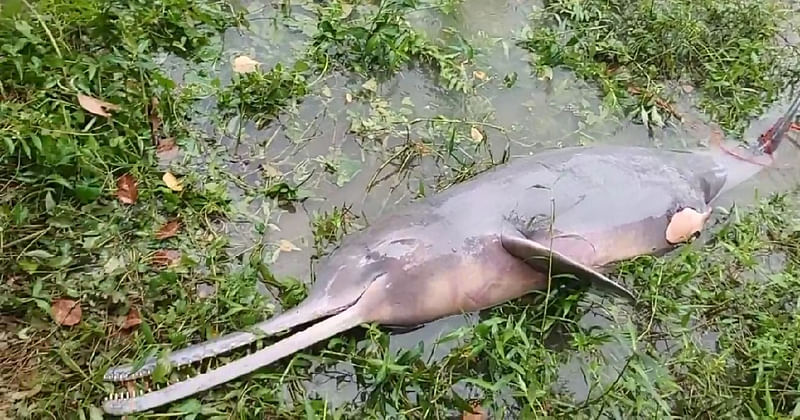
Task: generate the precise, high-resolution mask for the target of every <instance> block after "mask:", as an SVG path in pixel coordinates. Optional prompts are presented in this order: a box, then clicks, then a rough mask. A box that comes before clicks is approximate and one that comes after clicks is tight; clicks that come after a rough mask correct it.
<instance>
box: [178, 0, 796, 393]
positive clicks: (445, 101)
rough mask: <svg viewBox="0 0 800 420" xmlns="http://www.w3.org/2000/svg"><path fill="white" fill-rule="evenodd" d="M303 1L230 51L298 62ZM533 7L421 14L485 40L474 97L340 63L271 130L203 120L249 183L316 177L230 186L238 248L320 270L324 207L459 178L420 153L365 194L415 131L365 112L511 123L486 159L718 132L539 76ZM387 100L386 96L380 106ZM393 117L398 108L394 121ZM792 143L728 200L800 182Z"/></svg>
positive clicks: (396, 338) (447, 324)
mask: <svg viewBox="0 0 800 420" xmlns="http://www.w3.org/2000/svg"><path fill="white" fill-rule="evenodd" d="M294 4H295V5H293V6H292V7H291V14H288V15H287V12H285V11H282V10H280V9H279V8H276V7H277V6H275V7H273V6H271V5H268V6H263V5H262V4H255V3H254V5H253V6H250V7H249V10H251V12H252V13H251V14H250V15H249V19H250V25H251V28H250V31H247V32H239V31H233V30H231V31H228V32H227V33H226V34H225V36H224V48H225V52H224V54H223V57H224V60H231V59H232V58H233V57H235V56H236V55H238V54H246V55H248V56H250V57H252V58H254V59H256V60H258V61H260V62H262V63H264V64H263V67H264V68H267V69H268V68H271V67H272V66H273V65H275V64H277V63H279V62H280V63H283V64H284V65H291V63H292V62H293V61H294V60H295V59H296V57H297V55H298V54H300V53H301V52H302V51H303V50H304V49H305V47H306V43H307V42H308V36H309V34H310V33H313V31H314V29H315V22H314V20H313V13H310V12H308V11H306V10H305V9H304V7H303V3H302V2H300V3H297V2H295V3H294ZM535 5H536V2H530V1H524V0H466V1H464V2H463V3H462V4H460V5H459V6H458V7H457V8H456V10H455V11H454V13H453V14H451V15H443V14H441V13H439V12H438V11H436V10H434V9H428V10H424V11H417V12H414V13H412V14H411V15H410V16H409V19H410V20H411V21H412V22H413V23H414V25H416V26H417V27H418V28H419V29H421V30H423V31H424V32H425V33H426V34H428V35H429V36H430V37H445V36H446V32H447V31H450V30H455V31H456V32H457V33H459V34H460V35H461V36H462V37H464V38H465V39H466V40H467V41H468V42H470V43H472V44H473V45H475V46H476V48H477V57H476V60H475V65H474V67H475V70H478V71H481V72H484V73H485V74H486V78H485V79H486V80H485V81H482V83H481V86H480V87H479V88H478V90H477V93H476V94H475V95H464V94H460V93H452V92H448V91H447V90H445V89H443V88H441V87H439V86H438V85H437V83H436V79H435V77H434V76H433V75H432V74H431V73H430V72H429V71H427V70H426V69H423V68H409V69H406V70H404V71H402V72H400V73H399V74H397V75H396V76H395V77H393V78H391V79H389V80H387V81H383V82H380V83H378V84H377V87H376V89H375V92H370V91H369V90H368V89H365V88H364V87H363V84H364V83H365V82H366V80H364V79H362V78H359V77H356V76H353V75H350V74H341V73H333V74H332V75H329V76H326V77H325V78H322V79H320V80H318V81H316V82H315V84H314V85H313V87H312V91H313V92H312V94H311V95H309V96H308V97H307V98H305V99H304V100H303V101H302V102H300V103H299V105H298V107H297V109H295V110H290V111H288V112H284V113H282V114H281V115H280V116H279V117H278V119H276V120H275V121H273V122H272V123H271V124H269V125H267V126H266V127H264V128H263V129H260V130H259V129H257V128H256V127H255V125H254V124H252V123H250V122H246V121H238V120H234V121H232V122H230V124H228V126H227V127H216V129H214V127H212V126H211V125H210V123H207V124H206V126H205V127H204V129H205V130H206V131H207V132H210V133H213V134H212V137H213V138H215V139H217V140H218V141H219V143H218V145H216V146H218V147H221V148H223V149H225V150H226V151H227V153H228V155H227V156H228V157H227V158H226V161H225V165H226V166H227V167H228V168H230V169H233V170H234V172H236V173H237V174H239V175H240V177H241V180H242V181H243V182H244V183H245V184H247V185H250V186H254V187H255V186H261V185H264V184H265V183H268V182H273V181H272V180H270V179H269V177H268V175H270V174H273V175H274V174H275V173H277V172H280V173H283V174H285V175H284V176H285V179H287V180H288V181H290V182H292V183H295V184H296V183H299V182H300V181H302V180H304V179H306V178H308V179H307V180H306V181H305V183H303V186H302V189H303V190H304V191H305V192H307V193H308V194H309V198H308V199H307V200H306V201H305V202H304V203H303V204H302V205H296V206H295V208H294V209H292V210H284V209H278V208H272V207H269V206H265V205H263V202H262V200H261V199H260V198H255V199H251V198H252V197H248V196H247V192H246V188H240V187H241V186H236V185H234V184H232V185H231V194H232V196H233V197H234V198H235V201H236V205H237V207H238V208H239V209H240V210H241V211H242V212H243V213H247V216H246V217H244V216H243V217H241V218H238V219H237V220H235V221H234V222H232V223H231V224H229V225H228V226H227V227H226V229H228V230H229V231H230V233H231V234H232V235H233V237H234V238H235V239H234V247H233V250H232V252H233V253H236V254H239V253H243V252H246V250H248V249H250V248H251V247H252V244H253V243H256V242H258V241H264V242H266V243H270V244H276V243H277V242H278V241H279V240H283V239H285V240H289V241H291V242H292V243H293V244H294V245H296V246H297V247H298V248H300V250H299V251H294V252H282V253H280V254H278V256H277V259H276V260H275V261H274V263H273V264H272V265H271V269H272V270H273V273H274V274H275V275H276V276H279V277H283V276H286V277H294V278H297V279H300V280H302V281H309V279H310V277H311V274H312V267H311V265H310V263H309V261H310V260H311V257H312V256H313V255H314V253H315V249H314V246H313V245H314V240H313V235H312V231H311V221H312V218H313V217H314V215H315V214H317V213H320V212H326V211H328V212H329V211H331V210H332V209H333V207H334V206H343V205H346V206H349V207H350V211H351V212H352V213H353V214H356V215H363V217H362V219H361V220H359V221H358V223H359V224H362V225H363V224H364V223H366V222H367V221H369V220H372V219H374V218H375V217H376V216H378V215H380V214H382V213H383V212H386V211H389V210H390V209H391V208H392V207H393V206H395V205H396V204H397V203H403V202H408V201H410V200H413V199H414V198H415V197H416V196H417V195H418V191H419V186H420V185H424V186H425V187H426V188H425V189H426V192H427V193H429V194H430V193H431V192H432V191H434V189H435V187H436V184H437V181H439V179H438V177H439V176H440V175H445V176H447V174H448V173H449V171H448V168H445V165H443V164H442V163H437V162H434V160H433V159H430V158H426V159H422V162H421V163H420V164H419V165H418V166H415V167H413V168H411V169H410V170H409V171H407V173H405V174H404V177H403V178H399V177H397V176H394V177H389V178H388V179H385V180H383V181H382V182H379V183H378V184H377V185H375V186H374V187H373V188H372V189H371V190H370V191H367V185H368V184H369V183H370V181H371V180H372V179H373V177H374V176H375V174H376V171H379V170H380V169H381V165H382V164H383V163H384V162H385V161H386V159H387V158H389V157H390V156H391V154H392V150H393V149H392V148H393V147H395V146H399V145H402V144H403V142H404V141H406V138H405V136H403V135H400V134H398V132H394V133H389V134H387V133H383V132H377V133H376V134H375V135H374V136H372V138H370V136H366V137H365V136H359V135H357V134H355V133H353V132H352V130H351V129H352V128H353V127H354V126H355V127H358V123H357V121H361V126H365V125H370V124H377V125H380V124H382V123H385V121H383V120H380V119H377V120H376V119H374V118H371V114H370V112H371V111H375V110H380V111H385V112H389V113H390V114H391V113H398V115H400V117H398V116H397V115H395V116H394V117H397V118H406V119H407V120H414V119H430V118H434V117H436V116H443V117H445V118H448V119H452V120H461V121H471V122H475V123H481V124H491V125H492V126H497V127H501V128H502V129H503V130H504V131H505V134H504V133H503V132H501V131H500V130H497V129H495V128H491V127H489V126H483V125H480V126H481V127H484V130H483V135H484V137H485V138H484V139H483V140H482V141H483V143H484V144H482V145H479V147H476V146H475V144H469V142H468V141H466V142H464V143H462V144H460V145H459V146H460V147H463V148H464V150H468V151H469V153H471V154H473V156H474V157H475V159H476V161H481V162H485V161H487V160H488V159H490V156H489V151H491V156H492V159H494V160H495V161H497V160H499V159H500V157H501V156H502V154H503V151H504V150H506V149H507V148H508V150H509V151H510V153H511V159H513V158H514V156H518V155H523V154H529V153H535V152H536V151H538V150H542V149H544V148H549V147H561V146H568V145H578V144H593V143H614V144H630V145H641V146H653V147H675V148H687V147H695V146H698V145H702V144H704V143H706V142H707V141H708V138H709V135H710V129H709V128H708V127H707V126H706V125H705V124H704V123H703V122H702V121H703V119H702V118H701V116H699V115H698V114H697V111H696V110H694V109H692V108H691V107H690V106H689V105H688V102H687V103H686V104H679V105H680V109H681V111H682V112H685V116H686V117H687V121H688V122H687V123H686V124H683V125H679V126H674V125H673V126H668V127H667V128H665V129H663V130H657V132H656V133H654V136H653V137H650V136H649V134H648V131H647V130H646V129H645V128H644V127H643V126H641V125H636V124H631V123H629V122H626V121H616V120H614V119H613V118H612V117H609V116H604V115H603V114H602V111H601V109H600V102H601V101H600V98H599V97H598V91H597V89H596V88H594V87H592V86H591V85H590V84H588V83H586V82H583V81H580V80H577V79H576V78H575V76H574V75H573V74H571V73H570V72H568V71H563V70H555V71H554V74H553V78H552V80H540V79H538V78H536V77H534V76H532V75H531V74H530V67H529V63H528V61H527V58H528V54H527V53H526V52H525V51H524V50H522V49H521V48H519V47H517V46H516V44H515V42H516V39H517V37H518V36H519V34H520V31H521V30H522V29H523V28H524V26H525V25H526V24H527V16H528V14H529V13H530V11H531V9H532V7H534V6H535ZM446 30H447V31H446ZM224 60H223V62H221V63H219V65H218V66H216V67H215V68H216V69H217V70H218V71H219V72H220V78H221V80H222V81H223V83H228V82H229V80H230V77H231V74H230V65H229V61H228V62H225V61H224ZM169 65H170V66H172V67H171V68H172V70H173V71H172V73H171V74H172V76H173V77H175V78H176V80H177V81H178V82H182V81H185V77H186V71H185V68H184V65H183V64H181V63H179V62H170V63H169ZM514 73H516V75H517V80H516V83H515V84H514V85H513V86H512V87H510V88H508V87H506V86H504V83H503V78H504V77H505V76H507V75H512V74H514ZM348 95H350V96H352V97H353V100H352V101H349V100H348ZM381 101H384V102H385V103H384V104H383V105H381V103H382V102H381ZM202 106H203V107H204V108H203V109H204V110H205V111H206V112H212V110H213V109H214V108H213V106H214V100H213V98H210V99H209V100H208V101H205V102H204V103H203V105H202ZM787 106H788V104H787V103H779V104H775V106H773V107H772V108H771V110H770V111H769V112H768V113H767V114H766V115H765V116H764V117H763V118H762V119H761V120H759V121H757V122H754V123H753V125H752V127H751V129H750V130H749V131H748V133H747V137H748V138H753V137H755V136H757V135H758V134H760V133H761V132H763V131H764V130H766V128H767V127H768V126H769V125H770V124H772V122H773V121H774V120H775V119H776V118H777V117H778V116H779V115H781V114H782V112H783V111H784V110H785V109H786V107H787ZM198 112H203V111H202V110H201V111H198ZM403 112H405V114H402V113H403ZM384 117H386V115H384ZM394 117H393V116H391V115H389V117H388V118H394ZM239 124H241V126H240V125H239ZM671 124H674V122H672V123H671ZM425 125H426V124H425V123H424V122H421V123H419V124H416V125H414V127H413V129H412V131H411V133H410V134H409V136H408V138H409V139H412V138H414V137H420V138H422V137H424V136H425V132H424V130H423V128H424V126H425ZM461 125H462V126H469V125H471V124H470V123H464V124H461ZM397 127H398V126H395V127H394V128H395V130H396V129H397ZM400 127H402V125H400ZM388 131H393V130H388ZM439 134H440V133H433V134H431V135H430V138H431V139H433V140H436V139H437V138H439V137H437V136H438V135H439ZM476 149H477V150H476ZM781 152H782V153H781V156H780V158H779V159H778V162H777V166H776V167H775V168H772V169H769V170H768V171H765V172H763V173H762V174H761V175H759V176H758V177H757V178H756V179H754V180H752V181H751V182H748V183H747V184H745V185H742V186H741V187H739V188H737V189H736V190H735V191H733V192H732V193H731V194H728V195H727V196H726V197H723V200H721V201H720V202H719V204H720V205H722V206H728V205H729V204H730V203H732V202H733V200H734V199H735V200H736V202H737V203H738V204H739V205H747V204H749V203H751V202H753V200H754V199H755V198H756V196H755V195H754V191H756V190H757V191H758V193H759V195H761V196H763V195H765V194H767V193H769V192H774V191H786V190H789V189H791V188H792V187H794V186H795V185H796V183H797V182H796V181H797V180H798V179H800V171H798V168H800V165H798V164H796V162H800V160H799V159H800V153H798V150H797V149H796V148H795V146H794V145H792V144H791V143H789V142H786V143H784V146H783V148H782V150H781ZM321 161H332V162H335V164H336V165H338V167H339V168H340V169H341V168H347V171H346V172H347V173H345V174H331V173H327V172H326V171H325V170H324V166H323V165H322V164H321V163H320V162H321ZM450 164H452V162H450ZM391 167H392V165H389V166H388V167H387V168H386V169H385V170H384V171H382V172H381V173H382V174H386V173H388V172H389V171H390V170H391ZM364 219H366V220H364ZM256 221H263V222H264V223H271V224H272V225H273V226H274V227H273V228H272V229H270V230H269V231H268V232H266V233H265V234H264V235H260V234H258V233H257V232H256V229H255V228H254V225H255V223H256ZM278 229H279V230H278ZM474 317H475V315H474V314H473V315H469V316H465V317H451V318H447V319H443V320H439V321H437V322H433V323H431V324H430V325H427V326H425V327H424V328H421V329H418V330H415V331H412V332H408V333H404V334H394V335H393V336H392V339H391V349H392V351H396V350H397V349H399V348H408V347H413V346H415V345H416V344H417V343H418V342H420V341H423V342H424V343H425V348H426V350H427V351H430V349H431V347H432V345H433V343H434V342H435V340H436V338H437V337H439V336H441V335H443V334H446V333H448V332H450V331H452V330H453V329H455V328H458V327H460V326H463V325H466V324H468V323H469V322H471V320H472V319H474ZM583 322H585V323H586V324H587V325H593V324H597V325H602V326H606V327H611V326H612V323H611V322H610V321H608V320H607V319H606V318H604V317H602V316H600V314H598V313H596V312H590V313H589V314H588V315H587V316H586V317H585V319H584V320H583ZM456 344H457V343H456V342H452V343H448V345H444V346H441V347H438V348H437V349H436V351H435V354H434V355H433V358H434V359H436V358H437V357H441V356H442V355H444V354H446V353H447V352H448V350H449V349H450V348H451V347H452V346H454V345H456ZM606 350H607V352H608V354H609V355H610V356H612V357H613V358H614V359H616V360H617V361H618V363H619V365H614V364H613V363H611V364H609V367H608V371H609V373H608V379H609V380H611V381H613V379H614V372H616V371H617V370H618V368H619V366H621V365H622V364H624V357H625V355H626V354H627V352H629V351H630V350H629V349H626V348H625V347H624V346H622V345H613V344H611V345H608V346H607V348H606ZM580 360H581V358H580V357H575V358H574V360H573V362H571V363H570V364H568V365H565V366H564V368H563V371H562V375H561V378H560V379H561V380H560V382H561V384H560V385H559V386H560V388H561V389H563V390H564V391H565V392H569V393H572V394H574V395H575V398H576V399H577V400H578V401H580V400H582V399H583V398H585V397H586V393H587V390H588V385H587V383H586V381H585V380H584V375H583V373H582V372H581V362H580ZM339 368H340V370H341V371H342V372H345V373H346V372H349V371H350V369H349V368H348V367H347V366H345V365H342V366H339ZM308 386H309V389H310V390H311V389H313V390H314V391H315V392H317V393H318V394H319V395H320V396H322V397H324V398H326V399H327V400H328V401H329V402H330V403H331V404H332V405H334V406H335V405H337V404H338V403H341V402H345V401H352V400H354V399H355V397H356V395H357V393H358V391H359V390H358V389H357V388H356V387H355V385H353V384H352V383H348V382H343V383H339V384H337V383H336V381H333V380H330V379H329V378H328V377H327V376H326V375H318V376H316V377H315V378H313V379H312V380H311V381H309V382H308Z"/></svg>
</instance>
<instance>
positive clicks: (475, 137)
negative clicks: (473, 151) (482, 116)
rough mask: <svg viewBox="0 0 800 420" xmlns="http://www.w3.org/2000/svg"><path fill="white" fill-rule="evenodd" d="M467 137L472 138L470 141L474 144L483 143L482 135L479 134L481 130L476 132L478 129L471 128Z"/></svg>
mask: <svg viewBox="0 0 800 420" xmlns="http://www.w3.org/2000/svg"><path fill="white" fill-rule="evenodd" d="M469 135H470V137H472V141H474V142H475V143H480V142H482V141H483V133H481V130H478V127H472V128H471V129H470V130H469Z"/></svg>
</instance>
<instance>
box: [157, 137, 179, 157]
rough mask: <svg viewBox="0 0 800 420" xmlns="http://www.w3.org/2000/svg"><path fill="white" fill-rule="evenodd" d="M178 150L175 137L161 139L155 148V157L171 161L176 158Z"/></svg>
mask: <svg viewBox="0 0 800 420" xmlns="http://www.w3.org/2000/svg"><path fill="white" fill-rule="evenodd" d="M179 150H180V149H178V145H177V143H175V137H167V138H161V139H159V140H158V146H157V147H156V156H158V158H159V159H162V160H172V159H175V158H176V157H178V152H179Z"/></svg>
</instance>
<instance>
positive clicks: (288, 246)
mask: <svg viewBox="0 0 800 420" xmlns="http://www.w3.org/2000/svg"><path fill="white" fill-rule="evenodd" d="M278 248H280V250H281V252H291V251H300V248H298V247H297V246H295V244H293V243H291V242H289V241H287V240H286V239H281V240H280V242H278Z"/></svg>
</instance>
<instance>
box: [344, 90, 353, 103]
mask: <svg viewBox="0 0 800 420" xmlns="http://www.w3.org/2000/svg"><path fill="white" fill-rule="evenodd" d="M350 102H353V95H352V94H351V93H350V92H347V93H345V94H344V103H346V104H349V103H350Z"/></svg>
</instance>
